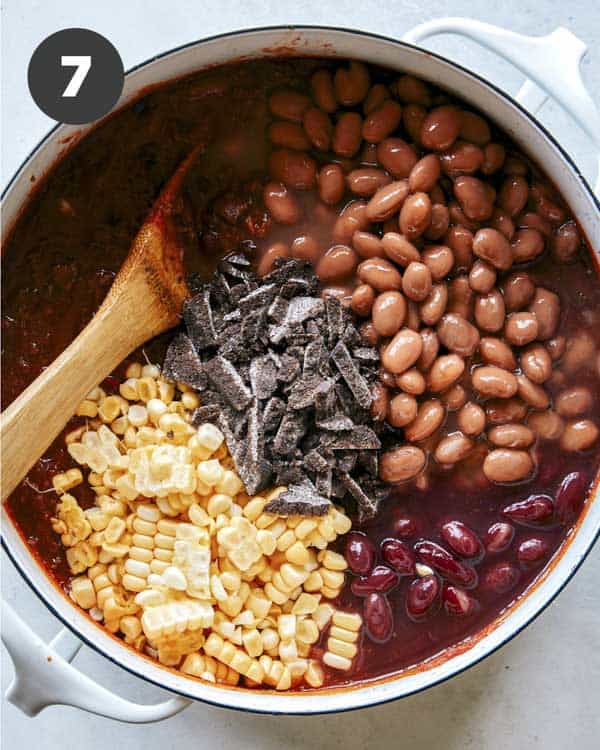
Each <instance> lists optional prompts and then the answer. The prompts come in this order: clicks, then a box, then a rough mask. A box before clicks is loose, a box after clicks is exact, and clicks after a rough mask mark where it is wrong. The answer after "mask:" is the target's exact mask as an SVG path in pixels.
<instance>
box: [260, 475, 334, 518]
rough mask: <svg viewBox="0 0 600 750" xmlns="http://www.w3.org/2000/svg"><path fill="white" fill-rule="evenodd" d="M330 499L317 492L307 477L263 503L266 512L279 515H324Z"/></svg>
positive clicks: (329, 505)
mask: <svg viewBox="0 0 600 750" xmlns="http://www.w3.org/2000/svg"><path fill="white" fill-rule="evenodd" d="M330 507H331V500H329V499H328V498H327V497H324V496H323V495H320V494H319V493H318V492H317V489H316V487H315V486H314V484H313V483H312V482H311V481H310V480H309V479H304V481H303V482H302V483H300V484H295V485H293V486H292V487H290V488H289V489H287V490H286V491H285V492H282V493H281V494H280V495H278V496H277V497H276V498H275V499H274V500H271V501H270V502H269V503H267V504H266V505H265V511H267V513H277V515H279V516H324V515H325V514H326V513H327V511H328V510H329V508H330Z"/></svg>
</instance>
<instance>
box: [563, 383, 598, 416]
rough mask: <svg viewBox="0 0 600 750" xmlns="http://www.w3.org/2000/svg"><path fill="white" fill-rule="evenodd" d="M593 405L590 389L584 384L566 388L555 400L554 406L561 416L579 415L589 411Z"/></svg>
mask: <svg viewBox="0 0 600 750" xmlns="http://www.w3.org/2000/svg"><path fill="white" fill-rule="evenodd" d="M591 407H592V394H591V392H590V389H589V388H586V387H585V386H582V385H578V386H573V387H572V388H566V389H565V390H564V391H562V392H561V393H559V394H558V396H557V397H556V399H555V401H554V408H555V409H556V411H557V412H558V413H559V414H560V416H561V417H579V416H581V415H582V414H585V413H586V412H588V411H589V410H590V409H591Z"/></svg>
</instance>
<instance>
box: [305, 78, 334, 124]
mask: <svg viewBox="0 0 600 750" xmlns="http://www.w3.org/2000/svg"><path fill="white" fill-rule="evenodd" d="M310 88H311V93H312V97H313V99H314V100H315V103H316V105H317V107H319V108H320V109H322V110H323V112H328V113H329V114H333V112H335V111H336V109H337V107H338V104H337V99H336V96H335V89H334V87H333V78H332V76H331V73H330V72H329V71H328V70H317V71H316V72H315V73H313V74H312V76H311V79H310Z"/></svg>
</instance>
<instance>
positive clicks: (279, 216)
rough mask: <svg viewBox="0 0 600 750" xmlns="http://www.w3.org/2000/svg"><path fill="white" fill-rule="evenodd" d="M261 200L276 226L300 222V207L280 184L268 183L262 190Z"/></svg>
mask: <svg viewBox="0 0 600 750" xmlns="http://www.w3.org/2000/svg"><path fill="white" fill-rule="evenodd" d="M263 200H264V204H265V208H266V209H267V211H268V212H269V213H270V214H271V216H272V217H273V219H275V221H276V222H277V223H278V224H296V222H298V221H299V220H300V216H301V215H302V211H301V208H300V205H299V203H298V201H297V200H296V198H295V197H294V196H293V194H292V193H290V191H289V190H288V189H287V188H286V186H285V185H284V184H283V183H282V182H268V183H267V184H266V185H265V187H264V190H263Z"/></svg>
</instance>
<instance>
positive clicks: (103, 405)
mask: <svg viewBox="0 0 600 750" xmlns="http://www.w3.org/2000/svg"><path fill="white" fill-rule="evenodd" d="M120 414H121V401H120V400H119V398H118V397H117V396H107V397H106V398H104V399H102V401H101V402H100V406H99V408H98V416H99V417H100V419H101V420H102V421H103V422H104V423H105V424H106V423H107V422H114V420H115V419H116V418H117V417H118V416H119V415H120Z"/></svg>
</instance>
